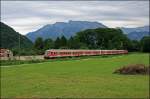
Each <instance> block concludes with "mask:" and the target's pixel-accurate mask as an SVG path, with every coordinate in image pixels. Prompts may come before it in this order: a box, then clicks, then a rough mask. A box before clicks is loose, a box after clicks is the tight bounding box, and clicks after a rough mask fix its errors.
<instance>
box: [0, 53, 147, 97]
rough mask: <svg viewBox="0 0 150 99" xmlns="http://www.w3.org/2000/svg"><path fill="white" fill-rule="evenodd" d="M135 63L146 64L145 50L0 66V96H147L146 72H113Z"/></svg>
mask: <svg viewBox="0 0 150 99" xmlns="http://www.w3.org/2000/svg"><path fill="white" fill-rule="evenodd" d="M137 63H142V64H146V65H148V64H149V57H148V54H142V53H139V54H137V53H135V54H129V55H119V56H113V57H95V58H92V57H90V58H84V59H79V60H63V61H62V60H61V61H51V62H43V63H35V64H22V65H13V66H10V67H1V97H2V98H4V97H11V98H12V97H13V98H29V97H30V98H37V97H38V98H40V97H42V98H48V97H51V98H56V97H57V98H59V97H60V98H71V97H72V98H123V97H124V98H133V97H134V98H148V97H149V76H148V75H119V74H113V72H114V71H115V70H116V69H118V68H119V67H122V66H124V65H128V64H137Z"/></svg>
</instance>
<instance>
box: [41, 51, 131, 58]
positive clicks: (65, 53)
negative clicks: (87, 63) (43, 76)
mask: <svg viewBox="0 0 150 99" xmlns="http://www.w3.org/2000/svg"><path fill="white" fill-rule="evenodd" d="M127 53H128V51H127V50H67V49H66V50H65V49H51V50H46V52H45V54H44V58H45V59H48V58H56V57H69V56H91V55H115V54H127Z"/></svg>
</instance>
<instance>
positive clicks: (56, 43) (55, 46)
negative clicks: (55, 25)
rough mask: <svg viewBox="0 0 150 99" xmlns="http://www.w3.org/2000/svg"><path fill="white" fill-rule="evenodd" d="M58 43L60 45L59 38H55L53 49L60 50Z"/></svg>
mask: <svg viewBox="0 0 150 99" xmlns="http://www.w3.org/2000/svg"><path fill="white" fill-rule="evenodd" d="M60 43H61V41H60V38H59V37H57V38H56V40H55V42H54V48H56V49H58V48H60Z"/></svg>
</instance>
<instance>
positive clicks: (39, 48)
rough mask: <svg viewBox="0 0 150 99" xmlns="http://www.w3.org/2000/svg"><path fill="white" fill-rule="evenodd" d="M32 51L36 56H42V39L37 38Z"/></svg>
mask: <svg viewBox="0 0 150 99" xmlns="http://www.w3.org/2000/svg"><path fill="white" fill-rule="evenodd" d="M34 49H35V51H36V53H37V54H43V53H44V42H43V39H42V38H41V37H38V38H37V39H36V40H35V43H34Z"/></svg>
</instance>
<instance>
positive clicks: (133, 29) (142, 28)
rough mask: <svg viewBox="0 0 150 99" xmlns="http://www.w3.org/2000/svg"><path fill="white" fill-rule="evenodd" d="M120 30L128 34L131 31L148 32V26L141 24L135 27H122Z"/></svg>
mask: <svg viewBox="0 0 150 99" xmlns="http://www.w3.org/2000/svg"><path fill="white" fill-rule="evenodd" d="M121 30H122V31H123V32H124V34H129V33H131V32H143V31H146V32H149V26H143V27H136V28H124V27H122V28H121Z"/></svg>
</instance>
